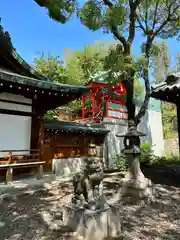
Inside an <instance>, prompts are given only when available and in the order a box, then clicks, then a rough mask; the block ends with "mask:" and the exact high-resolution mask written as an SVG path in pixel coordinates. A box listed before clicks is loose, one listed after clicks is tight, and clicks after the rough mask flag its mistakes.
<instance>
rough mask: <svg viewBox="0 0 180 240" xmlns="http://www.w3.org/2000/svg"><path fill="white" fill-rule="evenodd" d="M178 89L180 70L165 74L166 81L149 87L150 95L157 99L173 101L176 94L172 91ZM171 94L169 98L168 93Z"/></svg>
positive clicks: (179, 86) (179, 88) (179, 87)
mask: <svg viewBox="0 0 180 240" xmlns="http://www.w3.org/2000/svg"><path fill="white" fill-rule="evenodd" d="M178 91H180V72H178V73H173V74H170V75H168V76H167V78H166V81H165V82H162V83H159V84H156V85H154V86H152V88H151V97H154V98H156V99H159V100H164V101H169V102H173V101H175V97H176V95H173V94H172V93H173V92H178ZM170 94H171V98H169V95H170Z"/></svg>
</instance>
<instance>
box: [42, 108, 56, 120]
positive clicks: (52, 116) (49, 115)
mask: <svg viewBox="0 0 180 240" xmlns="http://www.w3.org/2000/svg"><path fill="white" fill-rule="evenodd" d="M57 117H58V116H57V113H56V111H54V110H50V111H48V112H47V113H46V114H45V115H44V118H45V119H48V120H53V119H56V118H57Z"/></svg>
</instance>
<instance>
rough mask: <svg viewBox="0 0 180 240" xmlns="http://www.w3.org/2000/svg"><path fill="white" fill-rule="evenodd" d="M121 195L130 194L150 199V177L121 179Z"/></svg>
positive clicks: (151, 194)
mask: <svg viewBox="0 0 180 240" xmlns="http://www.w3.org/2000/svg"><path fill="white" fill-rule="evenodd" d="M121 184H122V188H121V194H122V196H130V197H136V198H146V199H147V198H148V199H151V198H152V196H153V191H154V190H153V185H152V182H151V180H150V179H148V178H144V179H141V180H139V181H138V180H137V179H126V178H124V179H122V180H121Z"/></svg>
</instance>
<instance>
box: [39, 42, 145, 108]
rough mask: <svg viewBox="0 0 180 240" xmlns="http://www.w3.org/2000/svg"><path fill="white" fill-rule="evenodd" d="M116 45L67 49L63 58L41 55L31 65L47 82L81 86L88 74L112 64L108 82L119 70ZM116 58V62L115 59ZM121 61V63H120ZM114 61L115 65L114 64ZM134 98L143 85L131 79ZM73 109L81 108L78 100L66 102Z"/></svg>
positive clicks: (139, 95)
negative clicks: (68, 50) (69, 51)
mask: <svg viewBox="0 0 180 240" xmlns="http://www.w3.org/2000/svg"><path fill="white" fill-rule="evenodd" d="M117 48H118V45H117V44H114V45H112V44H104V43H103V42H101V43H96V44H94V45H89V46H85V47H84V49H83V50H82V51H80V50H77V51H74V52H71V54H70V55H69V56H68V57H65V58H64V59H63V60H61V59H60V58H59V56H52V55H50V54H49V55H47V56H46V55H44V54H42V56H41V57H40V58H36V59H35V68H36V70H37V72H39V73H40V74H42V75H44V76H45V77H47V78H48V79H49V80H50V81H54V82H58V83H66V84H74V85H84V84H87V83H88V82H89V80H90V77H91V76H92V75H95V74H99V72H101V71H107V70H109V68H110V66H112V65H111V63H113V66H112V70H111V74H110V75H108V77H107V79H106V81H107V82H110V83H112V82H113V81H111V79H112V78H113V76H112V73H113V72H114V71H118V70H121V69H122V70H121V71H123V69H124V68H123V64H122V59H123V57H122V56H121V58H120V55H119V53H120V51H121V50H119V52H116V51H113V49H117ZM117 59H119V61H117ZM120 61H121V63H120ZM116 64H117V65H116ZM134 88H135V91H134V93H135V98H136V99H140V98H142V95H143V89H144V88H143V85H142V84H141V83H140V81H139V79H138V74H137V76H136V78H135V85H134ZM68 106H69V107H71V108H73V109H79V108H81V100H75V101H73V102H71V103H69V105H68Z"/></svg>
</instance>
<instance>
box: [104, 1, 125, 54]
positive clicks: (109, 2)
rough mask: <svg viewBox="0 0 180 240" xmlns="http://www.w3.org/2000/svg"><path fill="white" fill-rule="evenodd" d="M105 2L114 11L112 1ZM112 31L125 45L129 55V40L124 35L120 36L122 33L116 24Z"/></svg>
mask: <svg viewBox="0 0 180 240" xmlns="http://www.w3.org/2000/svg"><path fill="white" fill-rule="evenodd" d="M103 2H104V4H105V5H106V6H108V7H109V9H110V10H113V4H112V2H111V1H109V0H103ZM111 31H112V33H113V34H114V36H115V37H116V38H117V39H118V40H119V41H120V42H121V43H122V45H123V47H124V52H125V53H128V51H129V47H128V43H127V40H126V38H125V37H124V36H122V35H121V34H120V32H119V31H118V28H117V26H116V25H115V24H113V25H112V26H111Z"/></svg>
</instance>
